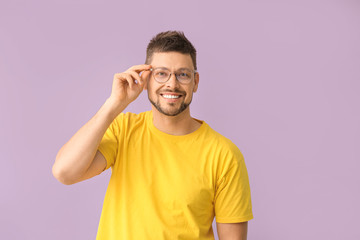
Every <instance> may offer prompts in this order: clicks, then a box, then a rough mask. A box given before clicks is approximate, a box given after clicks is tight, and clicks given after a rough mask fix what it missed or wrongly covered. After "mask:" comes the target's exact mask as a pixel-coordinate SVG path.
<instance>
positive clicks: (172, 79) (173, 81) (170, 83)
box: [166, 73, 179, 89]
mask: <svg viewBox="0 0 360 240" xmlns="http://www.w3.org/2000/svg"><path fill="white" fill-rule="evenodd" d="M178 85H179V82H178V80H177V79H176V76H175V74H174V73H172V74H171V75H170V79H169V80H168V81H167V82H166V87H168V88H171V89H175V88H177V87H178Z"/></svg>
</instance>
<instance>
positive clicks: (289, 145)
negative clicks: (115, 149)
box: [0, 0, 360, 240]
mask: <svg viewBox="0 0 360 240" xmlns="http://www.w3.org/2000/svg"><path fill="white" fill-rule="evenodd" d="M29 2H30V1H1V2H0V81H1V85H0V104H1V105H0V109H1V117H0V130H1V138H0V141H1V142H0V150H1V166H2V170H1V174H0V184H1V198H0V211H1V214H0V221H1V222H0V226H1V227H0V229H1V230H0V231H1V232H0V234H1V239H19V240H20V239H21V240H22V239H39V240H41V239H52V240H57V239H95V236H96V232H97V226H98V221H99V218H100V213H101V208H102V203H103V202H102V201H103V198H104V195H105V191H106V187H107V183H108V180H109V177H110V171H108V172H106V173H104V174H102V175H100V176H97V177H95V178H93V179H90V180H88V181H85V182H82V183H79V184H75V185H72V186H65V185H61V184H60V183H58V182H57V181H56V180H55V179H54V178H53V176H52V174H51V167H52V164H53V162H54V160H55V156H56V153H57V151H58V150H59V149H60V147H61V146H62V145H63V144H64V143H65V142H66V141H67V140H68V139H69V138H70V137H71V136H72V135H73V134H74V133H75V132H76V131H77V130H78V129H79V128H80V127H81V126H82V125H83V124H85V122H87V121H88V120H89V119H90V118H91V117H92V116H93V115H94V114H95V113H96V111H97V110H98V109H99V108H100V106H101V105H102V104H103V103H104V101H105V100H106V98H107V97H108V96H109V94H110V91H111V84H112V77H113V75H114V73H116V72H121V71H124V70H125V69H127V68H128V67H130V66H132V65H134V64H141V63H143V61H144V59H145V48H146V45H147V43H148V41H149V40H150V38H151V37H152V36H154V35H155V34H156V33H158V32H159V31H164V30H183V31H184V32H185V34H186V35H187V36H188V37H189V39H190V40H191V41H192V42H193V43H194V45H195V47H196V48H197V50H198V69H199V72H200V86H199V91H198V93H196V95H195V97H194V101H193V103H192V113H193V116H194V117H197V118H200V119H204V120H205V121H207V122H208V123H209V124H210V125H211V126H212V127H213V128H214V129H216V130H217V131H219V132H220V133H222V134H223V135H225V136H226V137H228V138H230V139H232V140H233V142H235V144H237V145H238V147H239V148H240V149H241V151H242V152H243V154H244V156H245V161H246V164H247V167H248V171H249V175H250V184H251V189H252V198H253V210H254V216H255V218H254V219H253V220H251V221H250V223H249V239H251V240H263V239H268V240H282V239H283V240H288V239H291V240H300V239H328V240H335V239H360V233H359V231H358V223H359V220H358V219H359V218H358V216H359V215H360V210H359V206H358V203H359V202H360V187H359V182H360V177H359V173H358V170H359V168H360V163H359V160H360V154H359V147H360V144H359V143H360V137H359V136H360V128H359V123H360V112H359V103H360V95H359V87H360V83H359V81H360V70H359V69H360V44H359V43H360V27H359V26H360V2H359V1H357V0H338V1H335V0H328V1H319V0H311V1H310V0H298V1H285V0H277V1H269V0H258V1H204V0H203V1H196V0H195V1H184V0H182V1H178V2H176V3H175V2H174V1H144V0H143V1H133V3H130V1H126V3H125V1H112V2H110V1H102V3H100V1H98V2H95V1H84V0H76V1H74V0H73V1H58V3H55V1H51V3H50V1H45V0H44V1H31V2H32V3H31V4H30V3H29ZM149 108H150V105H149V103H148V100H147V98H146V95H145V94H142V95H141V97H140V98H139V99H138V100H137V101H136V102H134V103H133V104H132V105H131V106H130V107H129V108H128V110H129V111H134V112H140V111H144V110H148V109H149Z"/></svg>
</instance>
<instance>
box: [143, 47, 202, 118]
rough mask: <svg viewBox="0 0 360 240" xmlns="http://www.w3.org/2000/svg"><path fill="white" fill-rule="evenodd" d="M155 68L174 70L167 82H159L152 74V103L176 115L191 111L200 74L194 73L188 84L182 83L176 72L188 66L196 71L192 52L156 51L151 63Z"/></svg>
mask: <svg viewBox="0 0 360 240" xmlns="http://www.w3.org/2000/svg"><path fill="white" fill-rule="evenodd" d="M150 65H151V66H152V68H153V69H155V68H166V69H168V70H170V71H171V72H172V74H171V76H170V79H169V80H168V81H167V82H166V83H158V82H157V81H156V80H155V79H154V77H153V75H152V74H151V76H150V78H149V80H148V83H147V86H146V88H147V91H148V98H149V100H150V102H151V104H152V105H153V106H154V107H155V108H156V109H157V110H158V111H159V112H160V113H162V114H165V115H167V116H176V115H178V114H180V113H182V112H183V111H185V110H186V111H189V108H188V106H189V105H190V103H191V100H192V95H193V93H194V92H196V90H197V87H198V84H199V74H198V73H196V75H194V74H192V80H191V82H190V83H188V84H183V83H180V82H179V81H178V80H177V79H176V77H175V74H174V72H178V70H179V69H183V68H187V69H189V70H191V71H194V66H193V63H192V60H191V57H190V54H182V53H178V52H164V53H154V54H153V56H152V61H151V63H150Z"/></svg>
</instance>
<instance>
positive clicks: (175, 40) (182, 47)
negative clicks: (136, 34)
mask: <svg viewBox="0 0 360 240" xmlns="http://www.w3.org/2000/svg"><path fill="white" fill-rule="evenodd" d="M155 52H180V53H183V54H190V57H191V59H192V62H193V65H194V68H195V70H197V66H196V49H195V48H194V46H193V45H192V44H191V42H190V41H189V40H188V39H187V38H186V37H185V35H184V33H183V32H180V31H167V32H161V33H158V34H157V35H156V36H155V37H153V38H152V39H151V41H150V42H149V44H148V46H147V48H146V60H145V64H149V63H150V62H151V58H152V55H153V54H154V53H155Z"/></svg>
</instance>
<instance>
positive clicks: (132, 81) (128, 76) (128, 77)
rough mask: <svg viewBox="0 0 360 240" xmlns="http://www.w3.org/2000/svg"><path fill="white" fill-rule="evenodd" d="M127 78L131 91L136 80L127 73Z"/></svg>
mask: <svg viewBox="0 0 360 240" xmlns="http://www.w3.org/2000/svg"><path fill="white" fill-rule="evenodd" d="M124 76H125V78H126V81H127V82H128V84H129V86H130V89H133V86H134V84H135V83H134V79H133V78H132V77H131V75H130V74H128V73H126V74H124Z"/></svg>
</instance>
